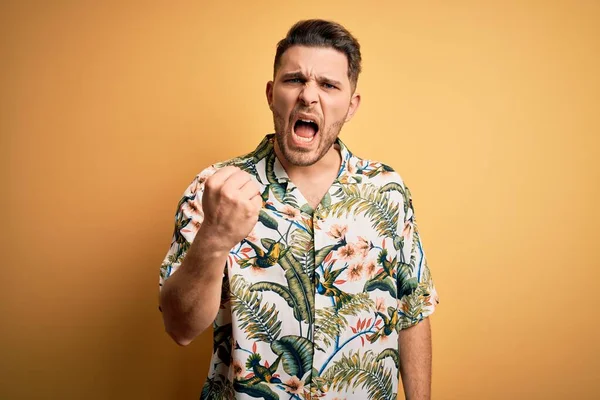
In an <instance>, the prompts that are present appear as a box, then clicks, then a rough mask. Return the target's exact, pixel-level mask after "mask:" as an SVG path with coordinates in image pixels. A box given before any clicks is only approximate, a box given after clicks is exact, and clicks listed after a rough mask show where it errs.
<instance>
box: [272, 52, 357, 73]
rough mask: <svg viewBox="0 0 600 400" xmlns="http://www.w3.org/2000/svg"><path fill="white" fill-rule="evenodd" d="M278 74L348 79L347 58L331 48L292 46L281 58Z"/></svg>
mask: <svg viewBox="0 0 600 400" xmlns="http://www.w3.org/2000/svg"><path fill="white" fill-rule="evenodd" d="M278 72H279V73H288V72H303V73H305V74H307V75H317V76H321V75H322V76H326V77H330V78H336V79H338V80H342V79H344V78H346V79H348V58H347V57H346V55H345V54H344V53H342V52H340V51H337V50H335V49H333V48H331V47H307V46H292V47H290V48H289V49H287V50H286V51H285V53H283V55H282V56H281V61H280V65H279V71H278Z"/></svg>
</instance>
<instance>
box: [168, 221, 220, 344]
mask: <svg viewBox="0 0 600 400" xmlns="http://www.w3.org/2000/svg"><path fill="white" fill-rule="evenodd" d="M227 253H228V252H227V251H225V250H215V247H214V246H211V243H210V239H208V238H206V239H205V236H203V235H201V232H199V233H198V236H197V237H196V239H195V240H194V242H193V243H192V245H191V246H190V249H189V250H188V253H187V254H186V256H185V258H184V260H183V262H182V264H181V266H180V267H179V269H178V270H177V271H176V272H175V273H173V275H172V276H171V277H169V279H168V280H167V281H166V282H165V284H164V286H163V288H162V290H161V296H160V305H161V309H162V313H163V320H164V324H165V330H166V331H167V333H168V334H169V335H170V336H171V337H172V338H173V340H175V341H176V342H177V343H178V344H180V345H182V346H185V345H187V344H189V343H190V342H191V341H192V340H193V339H194V338H196V336H198V335H199V334H200V333H202V332H203V331H204V330H205V329H206V328H208V327H209V326H210V325H211V324H212V322H213V321H214V319H215V316H216V315H217V312H218V310H219V306H220V301H221V287H222V281H223V268H224V266H225V262H226V258H227Z"/></svg>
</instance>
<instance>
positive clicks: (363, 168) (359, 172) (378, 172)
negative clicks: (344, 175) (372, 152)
mask: <svg viewBox="0 0 600 400" xmlns="http://www.w3.org/2000/svg"><path fill="white" fill-rule="evenodd" d="M348 170H349V172H350V173H351V174H353V175H355V176H360V177H361V181H362V183H364V184H368V185H374V186H378V187H384V186H386V185H390V184H392V185H399V186H400V187H402V189H404V188H405V184H404V179H402V176H401V175H400V174H399V173H398V171H396V170H395V169H394V168H392V167H391V166H389V165H388V164H385V163H383V162H380V161H376V160H369V159H364V158H360V157H356V156H352V157H351V159H350V160H349V162H348Z"/></svg>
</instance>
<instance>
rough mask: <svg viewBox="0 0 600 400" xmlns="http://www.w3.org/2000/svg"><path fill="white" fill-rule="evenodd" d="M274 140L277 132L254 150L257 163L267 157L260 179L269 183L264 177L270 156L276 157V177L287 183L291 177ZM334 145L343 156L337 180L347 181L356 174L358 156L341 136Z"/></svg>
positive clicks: (274, 164)
mask: <svg viewBox="0 0 600 400" xmlns="http://www.w3.org/2000/svg"><path fill="white" fill-rule="evenodd" d="M274 142H275V134H274V133H271V134H268V135H266V136H265V138H264V139H263V140H262V141H261V142H260V144H259V145H258V146H257V147H256V149H255V150H254V152H253V155H254V164H255V165H257V164H259V162H260V161H261V160H263V159H266V160H265V161H266V162H265V163H264V164H263V165H264V169H265V171H262V172H263V173H259V180H260V181H261V182H262V183H263V184H268V183H269V182H268V180H265V179H263V176H265V177H266V168H268V167H267V164H268V162H269V158H270V157H273V158H274V162H273V174H274V175H275V179H276V180H277V182H279V183H285V182H289V181H290V177H289V176H288V174H287V172H285V169H284V168H283V165H282V164H281V162H280V161H279V159H278V158H277V156H276V155H275V145H274ZM334 146H336V147H337V148H338V151H339V152H340V155H341V158H342V163H341V165H340V169H339V171H338V174H337V177H336V182H338V181H342V182H347V181H348V178H349V177H350V176H351V175H353V174H354V172H352V171H356V163H357V161H358V160H357V158H356V157H354V155H353V154H352V152H351V151H350V150H349V149H348V147H346V145H345V144H344V143H343V142H342V141H341V140H340V138H339V137H338V138H337V139H336V140H335V144H334Z"/></svg>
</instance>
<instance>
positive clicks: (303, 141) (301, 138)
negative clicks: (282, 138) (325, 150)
mask: <svg viewBox="0 0 600 400" xmlns="http://www.w3.org/2000/svg"><path fill="white" fill-rule="evenodd" d="M292 134H293V135H294V139H296V140H297V141H299V142H302V143H310V142H312V141H313V139H314V138H315V137H314V136H312V137H309V138H307V137H302V136H300V135H296V133H292Z"/></svg>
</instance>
